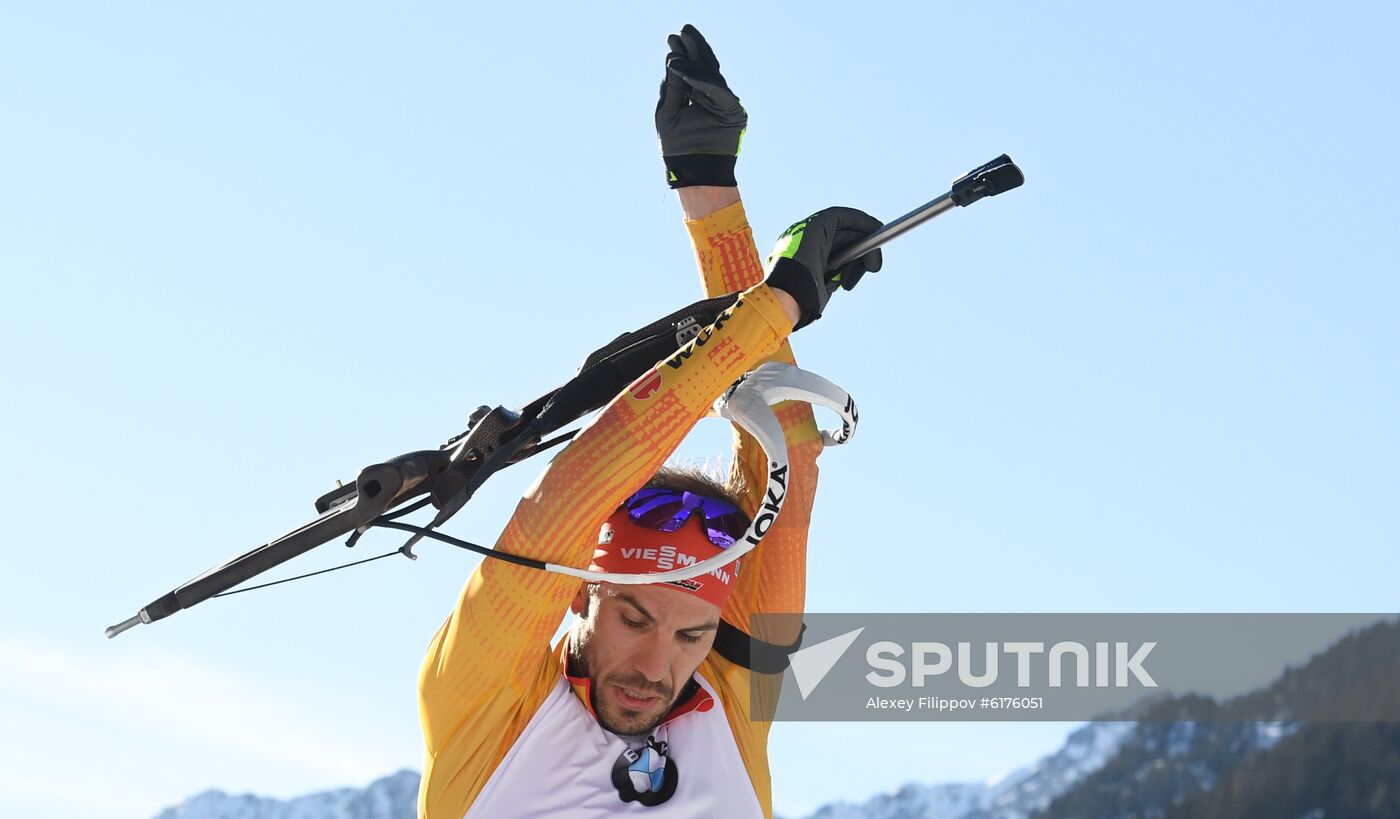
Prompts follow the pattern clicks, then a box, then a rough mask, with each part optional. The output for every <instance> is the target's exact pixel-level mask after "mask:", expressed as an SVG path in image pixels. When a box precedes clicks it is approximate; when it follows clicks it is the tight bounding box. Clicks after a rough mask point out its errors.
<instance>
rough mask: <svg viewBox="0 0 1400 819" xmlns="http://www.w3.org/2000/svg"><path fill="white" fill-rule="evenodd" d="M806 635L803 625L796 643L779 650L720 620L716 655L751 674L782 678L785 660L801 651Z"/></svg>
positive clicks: (804, 625) (771, 644)
mask: <svg viewBox="0 0 1400 819" xmlns="http://www.w3.org/2000/svg"><path fill="white" fill-rule="evenodd" d="M806 633H807V624H806V623H803V624H802V631H801V632H800V633H799V634H798V636H797V642H795V643H793V644H792V645H790V646H779V645H774V644H773V643H765V642H763V641H762V640H758V639H755V638H753V637H750V636H749V635H747V634H745V633H744V632H743V631H740V630H739V629H738V628H737V627H735V626H732V625H730V624H729V622H728V621H727V620H720V621H719V630H718V631H716V632H715V651H718V652H719V656H721V657H723V658H724V659H726V660H728V661H729V662H731V663H734V664H735V665H737V666H741V667H743V668H747V669H749V670H750V671H755V672H758V673H759V674H781V673H783V671H784V670H785V669H786V668H787V667H788V656H789V655H791V654H792V653H793V652H795V651H797V649H799V648H801V647H802V635H803V634H806Z"/></svg>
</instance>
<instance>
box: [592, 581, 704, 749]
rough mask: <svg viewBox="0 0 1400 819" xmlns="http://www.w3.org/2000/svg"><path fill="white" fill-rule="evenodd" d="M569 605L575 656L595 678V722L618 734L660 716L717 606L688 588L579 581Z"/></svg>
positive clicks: (700, 648)
mask: <svg viewBox="0 0 1400 819" xmlns="http://www.w3.org/2000/svg"><path fill="white" fill-rule="evenodd" d="M585 610H586V611H587V614H586V616H585V615H583V614H581V612H583V611H585ZM573 611H574V613H575V614H579V615H580V616H579V617H577V618H576V619H575V621H574V624H573V627H572V635H571V640H572V650H573V652H574V657H575V658H576V659H577V660H579V661H580V662H581V663H582V666H583V668H584V669H585V670H586V673H587V674H588V676H589V677H591V678H592V679H593V685H592V694H593V696H592V700H593V702H592V705H593V711H594V713H596V714H597V715H598V722H599V724H601V725H602V726H603V727H604V728H606V729H608V730H609V731H612V732H613V733H616V734H643V733H646V732H647V731H650V730H651V729H652V728H655V727H656V725H657V724H658V723H659V722H661V718H662V717H663V716H665V715H666V712H667V711H669V710H670V708H671V706H672V704H674V703H675V701H676V698H677V697H678V696H679V695H680V692H681V690H682V689H683V688H684V687H685V684H686V683H687V682H689V681H690V677H691V675H692V674H694V673H695V669H696V668H699V667H700V662H701V661H702V660H704V659H705V655H706V654H708V653H709V652H710V647H711V646H712V645H714V642H715V629H716V628H718V626H719V613H720V612H719V609H718V608H717V607H715V606H713V605H711V604H709V603H707V602H705V601H704V600H701V599H699V598H697V597H695V596H694V595H691V594H688V593H686V592H682V591H675V590H672V589H668V588H665V587H661V586H618V585H613V584H611V583H601V584H598V590H597V591H596V592H590V591H589V589H588V588H587V587H584V588H581V589H580V591H579V594H578V596H577V597H575V598H574V605H573Z"/></svg>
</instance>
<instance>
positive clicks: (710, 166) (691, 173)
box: [661, 154, 739, 188]
mask: <svg viewBox="0 0 1400 819" xmlns="http://www.w3.org/2000/svg"><path fill="white" fill-rule="evenodd" d="M661 160H662V161H663V162H665V163H666V184H668V185H670V186H671V187H673V188H690V187H694V186H696V185H714V186H715V187H720V188H733V187H737V186H738V184H739V183H738V182H737V181H735V179H734V166H735V165H736V164H738V161H739V158H738V157H737V156H721V155H719V154H690V155H689V156H663V157H661Z"/></svg>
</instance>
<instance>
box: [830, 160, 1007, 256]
mask: <svg viewBox="0 0 1400 819" xmlns="http://www.w3.org/2000/svg"><path fill="white" fill-rule="evenodd" d="M1025 181H1026V177H1025V174H1023V173H1021V169H1020V168H1018V167H1016V163H1015V162H1012V161H1011V157H1009V156H1007V155H1006V154H1002V155H1001V156H999V157H997V158H996V159H993V160H992V161H991V162H988V163H987V164H985V165H981V166H979V167H976V168H973V169H972V170H970V171H968V172H967V173H965V174H963V175H962V176H961V177H959V178H958V179H957V180H956V181H954V182H953V187H952V190H950V191H948V192H947V193H945V194H943V195H942V196H940V197H938V198H937V199H934V200H932V201H930V202H925V203H924V204H923V205H920V206H919V207H917V208H915V209H914V210H911V211H909V212H908V213H906V214H904V215H903V216H901V217H899V218H898V219H896V220H894V221H893V222H890V223H888V224H886V225H884V226H882V227H881V228H880V229H879V230H877V231H875V232H874V233H872V234H870V235H869V236H867V237H865V238H864V239H861V240H860V241H859V242H856V243H855V244H853V245H848V246H846V247H844V248H842V249H841V252H840V253H837V254H835V255H834V256H832V257H831V261H829V262H827V270H837V269H839V268H840V267H842V266H843V265H846V264H849V263H850V262H853V261H855V260H856V259H859V258H860V257H861V256H864V255H865V254H867V253H869V252H870V251H872V250H874V249H875V248H877V247H881V246H882V245H884V244H885V243H887V242H889V241H890V240H891V239H893V238H895V237H896V236H899V235H901V234H904V233H907V232H909V231H911V230H913V229H914V228H916V227H918V226H919V225H922V224H923V223H924V222H927V221H928V220H930V219H932V218H933V217H935V216H938V215H939V214H942V213H947V212H948V211H950V210H952V209H953V208H954V207H961V208H965V207H967V206H968V205H971V204H972V203H973V202H976V201H977V200H978V199H982V198H984V197H987V196H996V195H997V194H999V193H1005V192H1006V191H1009V190H1011V189H1012V188H1019V187H1021V185H1022V184H1024V183H1025Z"/></svg>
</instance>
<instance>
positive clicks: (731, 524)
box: [700, 498, 749, 546]
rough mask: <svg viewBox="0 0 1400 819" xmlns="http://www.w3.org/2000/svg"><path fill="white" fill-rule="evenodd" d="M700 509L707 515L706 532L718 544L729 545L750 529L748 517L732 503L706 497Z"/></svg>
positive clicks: (711, 540) (712, 541)
mask: <svg viewBox="0 0 1400 819" xmlns="http://www.w3.org/2000/svg"><path fill="white" fill-rule="evenodd" d="M700 510H701V511H702V512H703V513H704V515H705V533H706V534H707V535H708V536H709V538H710V542H711V543H713V544H715V545H716V546H729V545H731V544H733V543H734V541H736V540H738V539H739V538H741V537H743V535H744V532H746V531H748V528H749V520H748V518H747V517H745V515H744V513H743V512H740V511H739V510H738V508H736V507H735V506H734V505H733V504H731V503H728V502H726V501H721V500H714V499H713V498H705V500H704V502H703V503H702V504H701V505H700Z"/></svg>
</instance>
